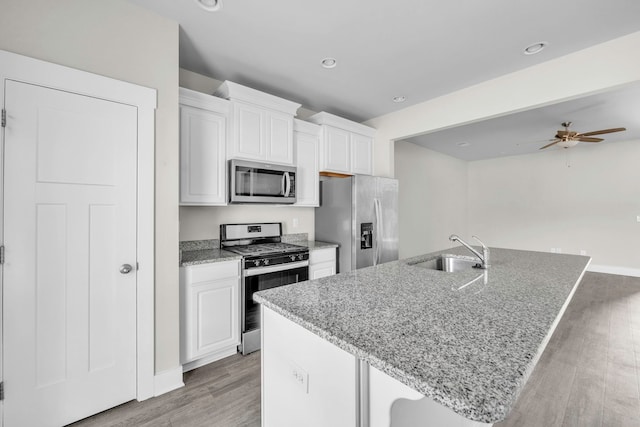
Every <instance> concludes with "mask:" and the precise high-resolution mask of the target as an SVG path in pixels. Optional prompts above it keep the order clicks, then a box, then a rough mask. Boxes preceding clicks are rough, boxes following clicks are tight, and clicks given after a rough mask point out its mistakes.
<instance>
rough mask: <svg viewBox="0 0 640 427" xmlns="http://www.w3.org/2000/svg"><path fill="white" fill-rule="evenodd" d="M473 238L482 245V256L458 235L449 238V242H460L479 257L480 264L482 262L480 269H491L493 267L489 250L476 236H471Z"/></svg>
mask: <svg viewBox="0 0 640 427" xmlns="http://www.w3.org/2000/svg"><path fill="white" fill-rule="evenodd" d="M471 237H473V238H474V239H476V240H477V241H478V242H479V243H480V244H481V245H482V254H480V252H478V251H476V250H475V249H473V248H472V247H471V245H469V244H468V243H467V242H465V241H464V240H462V239H461V238H460V237H459V236H458V235H457V234H452V235H451V236H449V240H451V241H452V242H458V243H460V244H461V245H462V246H464V247H465V248H467V249H469V250H470V251H471V252H473V254H474V255H475V256H477V257H478V259H480V262H481V264H480V268H484V269H487V268H489V267H490V266H491V264H489V248H488V247H487V246H486V245H485V244H484V243H482V241H481V240H480V239H478V238H477V237H476V236H471Z"/></svg>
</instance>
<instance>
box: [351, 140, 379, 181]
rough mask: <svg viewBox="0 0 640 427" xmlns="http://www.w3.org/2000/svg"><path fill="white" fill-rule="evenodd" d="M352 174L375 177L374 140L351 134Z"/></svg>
mask: <svg viewBox="0 0 640 427" xmlns="http://www.w3.org/2000/svg"><path fill="white" fill-rule="evenodd" d="M349 137H350V139H351V173H353V174H360V175H373V138H372V137H370V136H367V135H361V134H358V133H351V135H349Z"/></svg>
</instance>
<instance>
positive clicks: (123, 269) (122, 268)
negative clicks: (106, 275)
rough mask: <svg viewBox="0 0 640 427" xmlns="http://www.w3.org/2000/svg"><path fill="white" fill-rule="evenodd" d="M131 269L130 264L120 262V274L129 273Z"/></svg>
mask: <svg viewBox="0 0 640 427" xmlns="http://www.w3.org/2000/svg"><path fill="white" fill-rule="evenodd" d="M131 270H133V267H131V264H122V265H121V266H120V273H122V274H129V273H131Z"/></svg>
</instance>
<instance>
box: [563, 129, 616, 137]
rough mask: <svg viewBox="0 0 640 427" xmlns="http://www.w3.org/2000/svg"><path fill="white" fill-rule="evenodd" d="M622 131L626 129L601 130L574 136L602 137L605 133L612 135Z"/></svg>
mask: <svg viewBox="0 0 640 427" xmlns="http://www.w3.org/2000/svg"><path fill="white" fill-rule="evenodd" d="M623 130H627V128H611V129H602V130H594V131H592V132H585V133H579V134H577V135H576V136H579V137H583V136H592V135H602V134H605V133H613V132H622V131H623Z"/></svg>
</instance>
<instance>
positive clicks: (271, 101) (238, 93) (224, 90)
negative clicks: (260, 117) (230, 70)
mask: <svg viewBox="0 0 640 427" xmlns="http://www.w3.org/2000/svg"><path fill="white" fill-rule="evenodd" d="M213 95H214V96H219V97H221V98H226V99H229V100H232V101H243V102H248V103H250V104H255V105H259V106H261V107H265V108H269V109H271V110H276V111H280V112H282V113H286V114H291V115H293V116H295V115H296V113H297V111H298V108H300V107H301V104H298V103H296V102H292V101H289V100H287V99H284V98H279V97H277V96H274V95H270V94H268V93H264V92H261V91H259V90H256V89H252V88H250V87H246V86H242V85H239V84H237V83H234V82H230V81H228V80H227V81H225V82H224V83H222V84H221V85H220V87H219V88H218V89H216V91H215V92H214V93H213Z"/></svg>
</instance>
